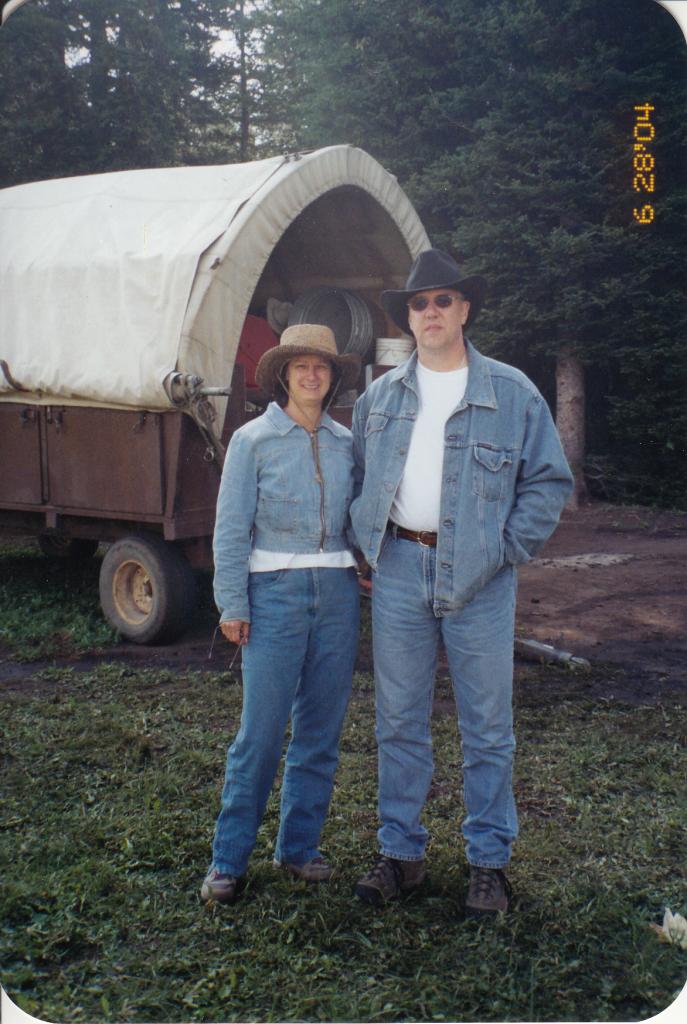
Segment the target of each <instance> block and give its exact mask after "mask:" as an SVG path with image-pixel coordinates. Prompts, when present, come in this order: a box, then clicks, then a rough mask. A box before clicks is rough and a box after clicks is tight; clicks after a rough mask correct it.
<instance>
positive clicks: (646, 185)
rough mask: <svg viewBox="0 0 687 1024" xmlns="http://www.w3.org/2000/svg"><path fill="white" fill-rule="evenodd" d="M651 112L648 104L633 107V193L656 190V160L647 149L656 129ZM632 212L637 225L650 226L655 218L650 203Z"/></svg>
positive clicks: (650, 106)
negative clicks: (634, 115) (634, 116)
mask: <svg viewBox="0 0 687 1024" xmlns="http://www.w3.org/2000/svg"><path fill="white" fill-rule="evenodd" d="M653 110H654V107H652V105H651V104H650V103H642V104H641V105H639V106H636V107H635V114H636V118H635V126H634V129H633V131H632V135H633V138H634V144H633V147H632V152H633V159H632V168H633V171H634V175H633V178H632V187H633V189H634V191H635V192H649V193H652V192H654V191H655V188H656V175H655V174H654V167H655V165H656V160H655V158H654V155H653V153H651V152H650V150H649V148H648V144H649V143H651V142H653V139H654V137H655V135H656V129H655V128H654V126H653V124H652V123H651V112H652V111H653ZM645 198H646V197H645ZM632 212H633V214H634V218H635V220H636V221H637V222H638V223H639V224H651V222H652V221H653V219H654V216H655V210H654V207H653V206H652V204H651V203H645V204H644V205H643V206H642V207H640V208H637V207H636V206H635V208H634V210H633V211H632Z"/></svg>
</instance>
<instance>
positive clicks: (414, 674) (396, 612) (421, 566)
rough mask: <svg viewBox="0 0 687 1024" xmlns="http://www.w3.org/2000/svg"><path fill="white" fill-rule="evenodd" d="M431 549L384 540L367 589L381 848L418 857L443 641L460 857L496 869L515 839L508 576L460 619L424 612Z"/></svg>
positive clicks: (505, 572) (431, 577)
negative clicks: (455, 736)
mask: <svg viewBox="0 0 687 1024" xmlns="http://www.w3.org/2000/svg"><path fill="white" fill-rule="evenodd" d="M435 567H436V550H435V549H434V548H430V547H424V546H422V545H420V544H416V543H415V542H414V541H410V540H402V539H400V538H399V539H397V540H394V539H393V538H392V537H391V536H390V535H388V536H387V537H386V539H385V546H384V548H383V550H382V555H381V558H380V561H379V567H378V571H377V573H376V575H375V578H374V584H373V588H372V615H373V618H372V628H373V644H374V663H375V688H376V704H377V744H378V748H379V814H380V820H381V827H380V829H379V833H378V837H379V844H380V849H381V852H382V853H383V854H385V855H386V856H388V857H395V858H397V859H399V860H421V859H422V857H423V856H424V850H425V844H426V842H427V838H428V833H427V830H426V829H425V828H424V826H423V825H422V824H421V821H420V816H421V812H422V808H423V806H424V803H425V800H426V799H427V794H428V792H429V787H430V784H431V781H432V772H433V757H432V735H431V725H430V721H431V714H432V701H433V694H434V678H435V674H436V666H437V653H438V646H439V641H440V640H441V641H443V643H444V646H445V649H446V654H447V657H448V664H449V671H450V674H451V681H452V683H453V691H454V695H455V700H456V707H457V710H458V720H459V727H460V735H461V740H462V746H463V789H464V795H465V805H466V812H467V813H466V816H465V820H464V822H463V836H464V838H465V841H466V847H467V859H468V861H469V863H470V864H474V865H476V866H481V867H490V868H496V867H504V866H505V865H506V864H507V863H508V861H509V859H510V850H511V845H512V843H513V840H514V839H515V836H516V834H517V815H516V810H515V802H514V799H513V789H512V768H513V756H514V751H515V740H514V736H513V720H512V688H513V631H514V621H515V618H514V617H515V591H516V575H515V570H514V569H513V568H512V567H511V566H506V567H504V568H503V569H501V570H500V571H499V572H498V573H497V574H496V575H495V576H494V577H493V578H492V579H491V580H490V581H489V582H488V583H487V584H486V586H485V587H484V588H483V589H482V590H481V591H480V592H479V593H478V594H477V595H476V596H475V597H474V598H473V600H472V601H471V602H470V603H469V604H468V605H467V606H466V607H465V608H463V609H462V610H461V611H460V612H456V613H454V614H449V615H445V616H444V617H441V618H439V617H437V616H436V615H435V613H434V609H433V598H434V582H435Z"/></svg>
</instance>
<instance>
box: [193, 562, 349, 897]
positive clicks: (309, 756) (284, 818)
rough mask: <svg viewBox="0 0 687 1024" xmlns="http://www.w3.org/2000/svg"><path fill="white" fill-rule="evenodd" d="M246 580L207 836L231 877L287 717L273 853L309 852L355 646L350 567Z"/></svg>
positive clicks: (239, 866) (258, 811) (253, 829)
mask: <svg viewBox="0 0 687 1024" xmlns="http://www.w3.org/2000/svg"><path fill="white" fill-rule="evenodd" d="M249 580H250V581H249V598H250V608H251V632H250V639H249V642H248V644H247V645H246V647H244V649H243V711H242V714H241V725H240V728H239V731H238V733H237V735H236V738H235V740H234V742H233V744H232V745H231V747H230V748H229V753H228V755H227V767H226V774H225V782H224V789H223V791H222V809H221V811H220V814H219V817H218V819H217V825H216V828H215V839H214V843H213V866H214V867H216V868H217V869H218V870H219V871H221V872H222V873H223V874H229V875H235V876H237V877H240V876H241V875H243V874H244V873H245V870H246V866H247V864H248V858H249V856H250V854H251V851H252V850H253V846H254V845H255V839H256V836H257V831H258V828H259V827H260V822H261V820H262V816H263V814H264V811H265V805H266V804H267V798H268V796H269V794H270V790H271V789H272V785H273V783H274V778H275V775H276V773H277V768H278V766H279V762H280V759H281V754H282V746H283V742H284V734H285V731H286V726H287V723H288V720H289V715H290V716H291V740H290V742H289V745H288V749H287V752H286V760H285V766H284V778H283V782H282V790H281V820H280V827H279V835H278V837H277V845H276V850H275V857H276V859H277V860H279V861H282V862H285V863H289V864H304V863H305V862H306V861H308V860H310V859H311V858H312V857H315V856H317V855H318V852H319V851H318V843H319V839H320V832H321V830H322V826H323V824H324V820H325V817H326V814H327V810H328V807H329V800H330V797H331V793H332V788H333V785H334V773H335V771H336V766H337V763H338V745H339V736H340V733H341V727H342V724H343V720H344V715H345V713H346V707H347V705H348V700H349V697H350V692H351V679H352V676H353V666H354V663H355V658H356V653H357V644H358V619H359V591H358V584H357V578H356V574H355V570H354V569H287V570H281V571H278V572H260V573H252V574H251V576H250V578H249Z"/></svg>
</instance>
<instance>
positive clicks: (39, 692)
mask: <svg viewBox="0 0 687 1024" xmlns="http://www.w3.org/2000/svg"><path fill="white" fill-rule="evenodd" d="M533 671H536V672H537V673H539V674H540V676H541V682H542V685H541V689H540V690H539V691H537V690H536V689H535V690H533V689H531V688H530V689H529V690H527V691H523V692H522V693H520V694H519V696H518V701H517V709H516V710H517V732H518V741H519V751H518V759H517V773H516V793H517V796H518V800H519V805H520V809H521V837H520V839H519V841H518V844H517V847H516V857H515V859H514V862H513V867H512V871H511V878H512V881H513V884H514V887H515V889H516V891H517V893H518V905H517V912H515V913H513V914H511V915H508V916H507V917H505V918H503V919H501V920H498V921H493V922H487V923H481V924H480V923H476V922H471V921H465V920H464V918H463V901H464V891H465V883H466V878H467V867H466V864H465V859H464V855H463V852H462V843H461V841H460V837H459V822H460V819H461V817H462V803H461V796H460V787H459V762H460V756H459V751H458V744H457V733H456V726H455V722H454V719H453V716H451V715H441V716H438V717H436V719H435V723H434V737H435V757H436V773H435V780H434V785H433V789H432V793H431V797H430V801H429V803H428V806H427V810H426V820H427V823H428V825H429V827H430V829H431V832H432V840H431V845H430V848H429V851H428V862H429V869H430V880H429V882H428V883H427V884H426V885H425V886H424V887H423V889H422V890H421V891H420V892H418V893H415V894H413V895H412V896H411V897H410V898H408V899H406V900H405V901H403V902H401V903H397V904H391V905H389V906H388V907H386V908H384V909H382V910H379V911H375V910H372V909H370V908H368V907H366V906H364V905H363V904H361V903H359V902H358V901H356V900H355V899H354V898H352V895H351V890H352V886H353V884H354V882H355V879H356V878H357V876H358V875H359V874H360V872H361V870H362V869H363V868H364V867H366V866H367V865H368V864H369V862H370V860H371V857H372V855H373V853H374V850H375V830H376V779H375V771H376V767H375V745H374V736H373V706H372V693H371V680H370V678H369V676H367V675H362V674H361V675H359V676H358V677H357V678H356V688H355V696H354V699H353V701H352V703H351V707H350V711H349V715H348V718H347V722H346V727H345V732H344V736H343V740H342V745H341V765H340V770H339V773H338V776H337V787H336V792H335V796H334V800H333V804H332V809H331V814H330V817H329V820H328V822H327V826H326V831H325V835H324V837H323V849H324V851H325V852H326V854H327V855H328V857H330V858H331V860H332V861H333V862H334V863H335V864H336V867H337V873H336V876H335V878H334V879H333V881H332V882H331V883H330V884H329V885H328V886H323V887H320V888H309V887H307V886H306V885H305V884H304V883H299V882H294V881H292V880H290V879H288V878H287V877H286V876H284V875H283V874H281V873H278V872H275V870H274V869H273V868H272V866H271V858H272V854H273V841H274V836H275V833H276V828H277V814H278V806H277V802H276V799H274V798H273V799H272V800H271V802H270V805H269V808H268V813H267V816H266V819H265V822H264V824H263V827H262V828H261V830H260V834H259V838H258V845H257V848H256V850H255V854H254V856H253V859H252V861H251V865H250V869H249V873H248V875H247V883H246V888H245V891H244V893H243V895H242V898H241V899H240V900H239V902H238V903H237V904H235V905H234V906H232V907H218V906H213V907H209V908H207V907H204V906H202V905H201V904H200V903H199V900H198V889H199V886H200V882H201V880H202V876H203V874H204V872H205V869H206V867H207V863H208V859H209V853H210V842H211V837H212V830H213V825H214V817H215V814H216V811H217V805H218V797H219V791H220V785H221V776H222V772H223V764H224V758H225V751H226V744H227V740H228V737H229V736H230V734H231V733H232V731H233V730H234V729H235V727H236V724H237V722H238V718H239V715H240V702H241V692H240V686H239V684H238V682H237V680H236V678H235V677H234V676H232V675H230V674H229V673H216V674H206V673H189V674H186V675H184V674H178V673H172V672H160V671H157V672H151V671H133V670H131V669H129V668H126V667H122V666H115V665H106V664H104V665H102V666H101V667H100V668H98V670H97V671H88V672H81V673H79V672H76V671H74V670H68V669H67V670H65V669H58V668H55V669H50V670H47V671H44V672H43V673H42V674H41V675H40V676H39V677H36V678H35V679H33V680H32V681H31V684H30V685H28V684H24V686H23V688H22V689H14V690H10V689H6V690H5V691H4V692H3V693H2V697H3V706H2V710H1V713H0V714H1V718H0V721H1V725H0V730H1V731H0V735H1V737H2V748H1V751H0V760H1V763H2V789H3V793H2V808H1V811H0V824H1V825H2V828H1V830H0V876H1V877H2V879H3V880H4V881H3V883H2V889H1V894H0V917H1V919H2V922H3V929H2V938H1V940H0V964H1V967H0V978H1V980H2V984H3V985H4V987H5V988H6V990H7V992H8V994H9V995H10V997H11V998H12V999H13V1000H14V1001H15V1002H17V1003H18V1004H19V1005H20V1006H22V1007H23V1008H24V1009H26V1010H27V1011H28V1012H30V1013H32V1014H34V1015H35V1016H37V1017H40V1018H43V1019H47V1020H55V1021H63V1022H69V1021H93V1020H99V1021H110V1020H112V1021H132V1022H133V1021H361V1022H362V1021H401V1020H403V1021H413V1020H415V1021H419V1020H421V1021H435V1020H436V1021H441V1020H449V1021H477V1020H479V1021H537V1020H556V1021H566V1020H576V1021H603V1020H606V1021H614V1020H624V1021H632V1020H643V1019H645V1018H647V1017H649V1016H652V1015H653V1014H655V1013H657V1012H659V1011H660V1010H661V1009H663V1008H664V1007H666V1006H667V1005H669V1004H670V1002H671V1001H672V1000H673V999H674V998H675V996H676V994H677V992H678V990H679V989H680V988H681V987H682V985H683V984H684V981H685V978H686V976H687V951H682V950H680V949H678V948H677V947H676V946H671V945H661V944H659V943H658V941H657V939H656V936H655V934H654V932H653V931H652V930H651V929H650V928H649V924H650V922H660V921H661V919H662V916H663V909H664V907H665V906H669V907H671V908H672V909H673V910H674V911H680V912H682V913H685V912H686V911H687V886H686V884H685V883H686V881H687V877H686V873H685V862H686V858H685V821H686V820H687V806H686V801H685V784H684V780H685V775H686V772H685V743H686V736H687V710H686V709H684V708H682V709H681V708H677V707H631V706H627V705H616V704H614V703H612V702H590V701H589V700H586V699H584V698H583V697H579V698H576V697H575V686H574V684H571V686H570V688H569V692H570V695H571V696H570V699H562V700H559V701H557V702H555V703H554V702H551V701H550V700H549V701H547V698H546V682H547V679H553V678H554V676H555V677H556V678H558V679H560V673H561V672H562V670H560V669H556V670H549V669H546V670H544V669H541V668H539V669H536V670H533ZM445 689H446V687H445V683H443V682H441V683H440V690H441V691H442V692H441V694H440V695H441V696H442V697H446V696H448V694H447V693H446V692H443V691H445ZM527 693H529V694H530V695H529V696H527V695H526V694H527Z"/></svg>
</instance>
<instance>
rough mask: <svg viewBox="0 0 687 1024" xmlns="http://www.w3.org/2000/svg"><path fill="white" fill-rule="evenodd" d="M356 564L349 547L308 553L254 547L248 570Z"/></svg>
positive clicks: (333, 567)
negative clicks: (340, 549)
mask: <svg viewBox="0 0 687 1024" xmlns="http://www.w3.org/2000/svg"><path fill="white" fill-rule="evenodd" d="M355 564H356V563H355V558H354V557H353V555H352V553H351V551H349V550H348V548H346V549H344V550H343V551H313V552H312V553H307V554H295V553H293V552H288V551H266V550H265V549H264V548H253V550H252V551H251V555H250V563H249V566H248V570H249V572H274V571H275V570H276V569H318V568H319V569H347V568H348V567H349V566H351V565H355Z"/></svg>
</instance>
